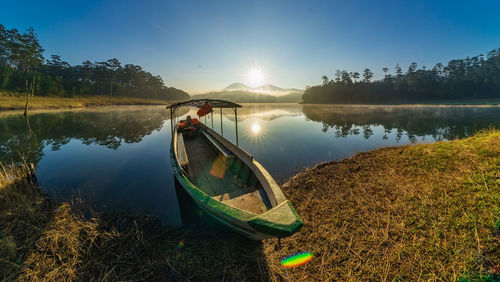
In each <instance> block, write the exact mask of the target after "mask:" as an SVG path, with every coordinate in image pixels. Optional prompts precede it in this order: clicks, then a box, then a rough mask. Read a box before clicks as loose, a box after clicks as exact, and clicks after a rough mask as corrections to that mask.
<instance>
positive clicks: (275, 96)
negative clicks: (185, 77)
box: [192, 83, 304, 103]
mask: <svg viewBox="0 0 500 282" xmlns="http://www.w3.org/2000/svg"><path fill="white" fill-rule="evenodd" d="M302 94H304V90H300V89H295V88H290V89H283V88H280V87H277V86H274V85H271V84H266V85H262V86H259V87H255V88H252V87H249V86H246V85H245V84H243V83H233V84H231V85H229V86H228V87H226V88H224V89H222V90H220V91H212V92H208V93H203V94H198V95H192V98H193V99H203V98H211V99H223V100H229V101H232V102H237V103H299V102H301V101H302Z"/></svg>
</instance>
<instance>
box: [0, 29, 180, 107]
mask: <svg viewBox="0 0 500 282" xmlns="http://www.w3.org/2000/svg"><path fill="white" fill-rule="evenodd" d="M43 52H44V49H43V47H42V46H41V44H40V42H39V40H38V37H37V34H36V33H35V31H34V29H33V28H29V29H28V30H26V32H24V33H21V32H19V31H18V30H17V29H10V30H8V29H6V28H5V27H4V26H3V25H1V24H0V91H7V92H22V93H28V94H29V95H33V94H34V93H35V92H36V94H37V95H41V96H58V97H72V96H80V95H85V96H91V95H106V96H120V97H139V98H157V99H169V100H184V99H188V98H189V95H188V94H187V93H186V92H184V91H182V90H179V89H176V88H173V87H167V86H165V83H164V82H163V80H162V78H161V77H160V76H159V75H153V74H151V73H149V72H147V71H145V70H143V69H142V68H141V67H140V66H137V65H133V64H125V65H122V63H121V62H120V61H119V60H117V59H109V60H107V61H103V62H94V63H93V62H90V61H88V60H87V61H84V62H83V63H82V64H81V65H76V66H72V65H70V64H69V63H68V62H66V61H63V60H62V59H61V57H60V56H58V55H52V56H50V58H49V59H46V58H45V57H44V55H43Z"/></svg>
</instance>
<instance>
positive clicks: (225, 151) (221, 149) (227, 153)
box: [202, 131, 234, 158]
mask: <svg viewBox="0 0 500 282" xmlns="http://www.w3.org/2000/svg"><path fill="white" fill-rule="evenodd" d="M202 132H203V135H204V136H205V138H206V139H207V140H208V141H209V142H210V143H211V144H212V146H214V147H215V148H216V149H217V150H218V151H219V152H220V153H221V154H222V155H223V156H224V157H226V158H233V157H234V155H233V154H232V153H231V151H229V150H228V149H227V148H226V147H224V146H222V144H220V143H219V141H217V140H216V139H215V138H214V137H212V136H211V135H210V134H208V133H206V132H205V131H202Z"/></svg>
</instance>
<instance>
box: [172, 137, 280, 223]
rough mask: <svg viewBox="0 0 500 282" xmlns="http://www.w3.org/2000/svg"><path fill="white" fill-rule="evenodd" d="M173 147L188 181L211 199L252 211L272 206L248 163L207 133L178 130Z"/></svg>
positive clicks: (256, 212)
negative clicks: (175, 143)
mask: <svg viewBox="0 0 500 282" xmlns="http://www.w3.org/2000/svg"><path fill="white" fill-rule="evenodd" d="M176 149H177V157H178V161H179V164H180V165H181V167H183V169H184V170H185V172H186V173H187V174H188V177H189V179H190V181H191V182H192V183H193V184H194V185H196V186H197V187H198V188H200V189H201V190H202V191H203V192H205V193H206V194H208V195H209V196H210V197H212V198H213V199H215V200H217V201H220V202H223V203H224V204H227V205H229V206H232V207H235V208H238V209H241V210H246V211H249V212H252V213H255V214H261V213H263V212H265V211H267V210H269V209H271V208H272V206H271V203H270V201H269V198H268V196H267V194H266V192H265V190H264V189H263V187H262V185H261V183H260V182H259V180H258V179H257V177H256V175H255V174H254V173H253V172H252V170H251V169H250V167H248V166H247V165H246V164H245V163H243V162H242V161H241V160H240V159H238V158H237V157H236V156H235V155H234V154H233V153H232V152H231V151H230V150H229V149H227V148H226V147H224V146H223V145H222V144H220V142H218V141H217V140H216V139H215V138H214V137H213V136H211V135H210V134H209V133H207V132H205V131H204V130H199V131H198V132H195V133H180V132H179V133H178V134H177V148H176Z"/></svg>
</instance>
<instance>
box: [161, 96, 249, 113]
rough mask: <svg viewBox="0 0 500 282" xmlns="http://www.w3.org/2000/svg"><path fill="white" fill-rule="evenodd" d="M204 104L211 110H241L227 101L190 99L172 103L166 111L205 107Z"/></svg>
mask: <svg viewBox="0 0 500 282" xmlns="http://www.w3.org/2000/svg"><path fill="white" fill-rule="evenodd" d="M205 103H209V104H210V106H212V108H233V109H234V108H241V107H242V106H241V105H240V104H236V103H233V102H231V101H227V100H220V99H191V100H188V101H182V102H177V103H173V104H171V105H168V106H167V109H172V111H175V110H177V109H178V108H180V107H197V108H199V107H201V106H203V105H205Z"/></svg>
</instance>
